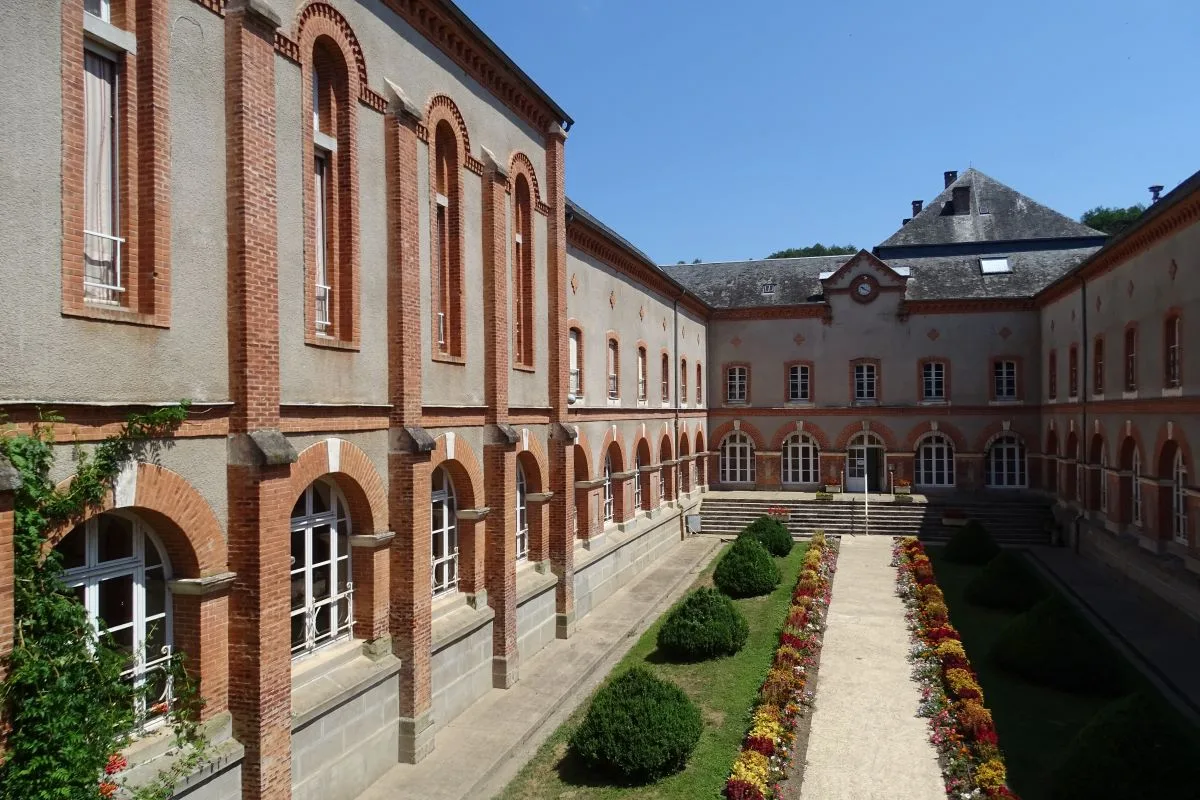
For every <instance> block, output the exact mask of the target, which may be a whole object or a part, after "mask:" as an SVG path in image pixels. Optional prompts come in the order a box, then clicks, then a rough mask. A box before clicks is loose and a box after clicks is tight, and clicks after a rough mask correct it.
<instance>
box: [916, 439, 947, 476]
mask: <svg viewBox="0 0 1200 800" xmlns="http://www.w3.org/2000/svg"><path fill="white" fill-rule="evenodd" d="M914 467H915V474H914V475H913V478H914V480H915V482H916V484H917V486H953V485H954V445H953V444H952V443H951V442H950V439H948V438H947V437H946V436H943V435H942V434H940V433H935V434H931V435H929V436H926V437H925V438H924V439H922V440H921V443H920V444H919V445H917V458H916V464H915V465H914Z"/></svg>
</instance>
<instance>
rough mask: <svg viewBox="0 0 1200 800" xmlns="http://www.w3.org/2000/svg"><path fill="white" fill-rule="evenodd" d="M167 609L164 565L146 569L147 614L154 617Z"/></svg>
mask: <svg viewBox="0 0 1200 800" xmlns="http://www.w3.org/2000/svg"><path fill="white" fill-rule="evenodd" d="M166 610H167V582H166V581H165V580H164V579H163V571H162V567H158V568H157V569H148V570H146V616H147V617H153V616H157V615H159V614H163V613H165V612H166Z"/></svg>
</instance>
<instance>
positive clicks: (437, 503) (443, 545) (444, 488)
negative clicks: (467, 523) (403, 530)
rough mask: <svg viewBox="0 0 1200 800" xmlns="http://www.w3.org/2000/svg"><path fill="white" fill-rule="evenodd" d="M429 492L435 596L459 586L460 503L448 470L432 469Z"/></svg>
mask: <svg viewBox="0 0 1200 800" xmlns="http://www.w3.org/2000/svg"><path fill="white" fill-rule="evenodd" d="M431 489H432V491H431V493H430V503H431V512H432V513H431V514H430V527H431V529H432V534H433V548H432V551H433V571H432V574H433V595H434V597H437V596H438V595H441V594H446V593H448V592H453V591H455V590H456V589H457V588H458V506H457V504H456V501H455V497H454V483H453V482H452V481H451V480H450V475H449V473H447V472H446V470H445V469H443V468H441V467H438V468H437V469H435V470H434V471H433V477H432V484H431Z"/></svg>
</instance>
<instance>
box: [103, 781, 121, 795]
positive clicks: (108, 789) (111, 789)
mask: <svg viewBox="0 0 1200 800" xmlns="http://www.w3.org/2000/svg"><path fill="white" fill-rule="evenodd" d="M116 793H117V785H116V784H115V783H113V782H112V781H103V782H101V784H100V796H101V797H112V796H113V795H115V794H116Z"/></svg>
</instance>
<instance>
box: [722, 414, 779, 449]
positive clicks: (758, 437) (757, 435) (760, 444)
mask: <svg viewBox="0 0 1200 800" xmlns="http://www.w3.org/2000/svg"><path fill="white" fill-rule="evenodd" d="M740 425H741V427H740V430H741V432H742V433H744V434H746V435H747V436H749V437H750V441H751V442H752V443H753V444H754V449H755V450H766V449H767V440H766V439H765V438H763V435H762V432H761V431H759V429H758V428H756V427H754V426H753V425H751V424H750V423H749V422H745V421H742V422H741V423H740ZM733 430H734V427H733V422H732V421H729V422H725V423H722V424H721V425H718V426H717V427H716V429H715V430H713V431H712V434H711V435H710V436H709V441H712V442H715V443H716V446H717V447H720V446H721V442H723V441H725V437H726V436H728V435H729V434H731V433H733Z"/></svg>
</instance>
